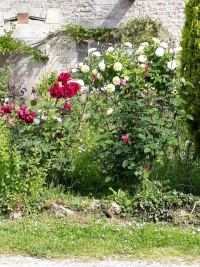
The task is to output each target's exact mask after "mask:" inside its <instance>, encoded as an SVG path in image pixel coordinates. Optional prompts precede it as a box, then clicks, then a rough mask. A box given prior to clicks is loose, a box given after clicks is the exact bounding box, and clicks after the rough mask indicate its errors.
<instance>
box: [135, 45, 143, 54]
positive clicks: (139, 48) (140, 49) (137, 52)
mask: <svg viewBox="0 0 200 267" xmlns="http://www.w3.org/2000/svg"><path fill="white" fill-rule="evenodd" d="M143 50H144V46H143V45H140V46H139V47H138V49H137V50H136V52H135V54H136V55H137V54H139V53H141V52H143Z"/></svg>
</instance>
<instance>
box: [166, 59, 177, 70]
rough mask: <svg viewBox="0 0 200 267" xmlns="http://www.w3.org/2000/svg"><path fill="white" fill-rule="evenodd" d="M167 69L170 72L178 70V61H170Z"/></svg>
mask: <svg viewBox="0 0 200 267" xmlns="http://www.w3.org/2000/svg"><path fill="white" fill-rule="evenodd" d="M167 67H168V68H169V69H170V70H174V69H175V68H176V61H175V60H170V61H169V62H167Z"/></svg>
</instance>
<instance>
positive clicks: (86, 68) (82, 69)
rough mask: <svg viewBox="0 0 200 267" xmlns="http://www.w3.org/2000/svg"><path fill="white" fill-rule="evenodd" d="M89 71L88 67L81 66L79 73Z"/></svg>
mask: <svg viewBox="0 0 200 267" xmlns="http://www.w3.org/2000/svg"><path fill="white" fill-rule="evenodd" d="M89 70H90V67H89V66H88V65H83V66H82V67H81V71H82V72H83V73H86V72H89Z"/></svg>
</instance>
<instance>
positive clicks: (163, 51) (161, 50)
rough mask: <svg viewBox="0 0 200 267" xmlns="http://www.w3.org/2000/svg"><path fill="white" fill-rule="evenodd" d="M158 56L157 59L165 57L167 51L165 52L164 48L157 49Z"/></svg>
mask: <svg viewBox="0 0 200 267" xmlns="http://www.w3.org/2000/svg"><path fill="white" fill-rule="evenodd" d="M155 53H156V56H157V57H162V56H163V55H164V53H165V50H164V48H163V47H158V48H157V49H156V52H155Z"/></svg>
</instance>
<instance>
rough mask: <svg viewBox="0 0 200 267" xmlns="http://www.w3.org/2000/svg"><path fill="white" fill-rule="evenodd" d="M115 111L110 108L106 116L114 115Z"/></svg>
mask: <svg viewBox="0 0 200 267" xmlns="http://www.w3.org/2000/svg"><path fill="white" fill-rule="evenodd" d="M113 111H114V109H113V108H109V109H108V110H107V111H106V114H107V115H110V114H112V113H113Z"/></svg>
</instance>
